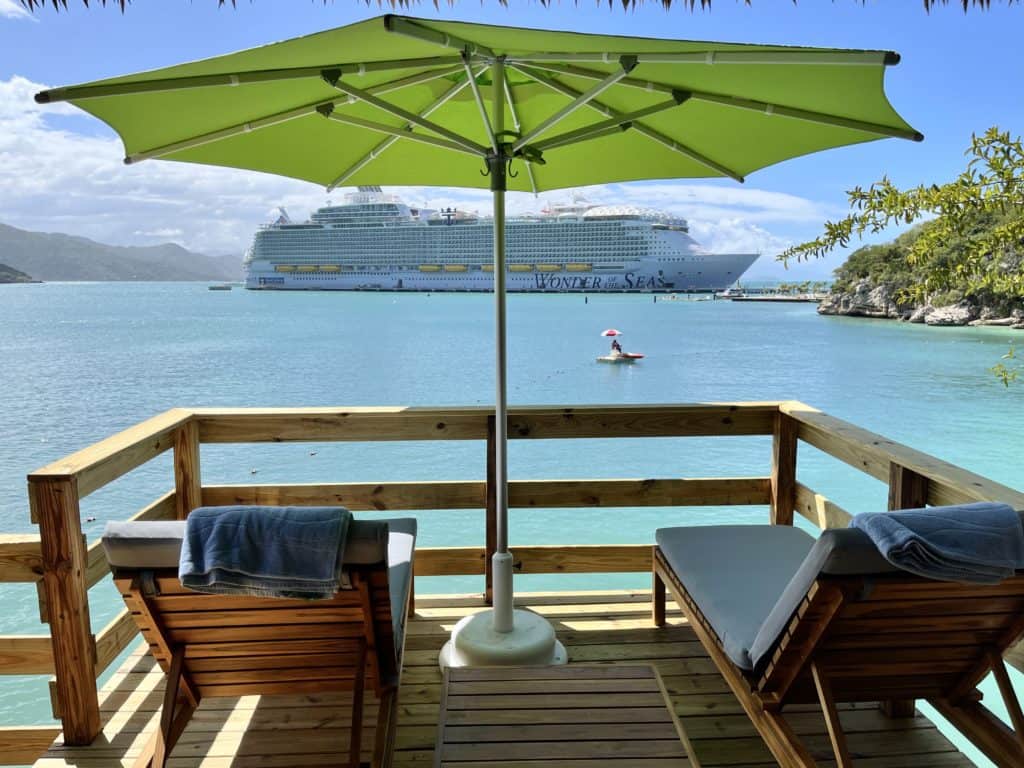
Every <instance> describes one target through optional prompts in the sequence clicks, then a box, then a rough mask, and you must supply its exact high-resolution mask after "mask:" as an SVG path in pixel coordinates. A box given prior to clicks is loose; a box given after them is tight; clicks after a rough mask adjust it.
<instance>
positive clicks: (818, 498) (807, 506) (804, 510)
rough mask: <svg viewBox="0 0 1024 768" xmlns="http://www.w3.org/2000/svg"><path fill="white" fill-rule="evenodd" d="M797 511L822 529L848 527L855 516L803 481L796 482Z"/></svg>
mask: <svg viewBox="0 0 1024 768" xmlns="http://www.w3.org/2000/svg"><path fill="white" fill-rule="evenodd" d="M796 511H797V512H798V513H799V514H800V516H801V517H804V518H806V519H807V520H810V521H811V522H812V523H814V524H815V525H816V526H818V527H819V528H821V529H822V530H825V529H826V528H846V527H847V526H848V525H849V524H850V520H851V519H852V517H853V516H852V515H851V514H850V513H849V512H847V511H846V510H845V509H843V508H842V507H840V506H839V505H838V504H836V503H834V502H832V501H831V500H829V499H827V498H826V497H824V496H822V495H821V494H820V493H816V492H815V491H813V490H812V489H810V488H808V487H807V486H806V485H804V484H803V483H797V484H796Z"/></svg>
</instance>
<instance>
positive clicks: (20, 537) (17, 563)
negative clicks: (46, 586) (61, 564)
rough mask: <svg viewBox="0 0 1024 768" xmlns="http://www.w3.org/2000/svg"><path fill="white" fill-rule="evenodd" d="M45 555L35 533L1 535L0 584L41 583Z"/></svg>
mask: <svg viewBox="0 0 1024 768" xmlns="http://www.w3.org/2000/svg"><path fill="white" fill-rule="evenodd" d="M42 577H43V555H42V550H41V548H40V543H39V537H38V536H37V535H36V534H34V533H28V534H25V533H0V583H3V582H8V583H23V582H33V581H39V580H40V579H41V578H42Z"/></svg>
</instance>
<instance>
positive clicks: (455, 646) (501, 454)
mask: <svg viewBox="0 0 1024 768" xmlns="http://www.w3.org/2000/svg"><path fill="white" fill-rule="evenodd" d="M491 71H492V80H493V85H494V97H493V98H494V102H493V103H494V114H493V115H492V116H491V119H490V121H489V122H488V123H487V125H488V129H489V131H490V132H491V136H492V143H493V151H491V152H490V153H489V154H488V155H487V171H488V173H489V175H490V178H491V194H492V196H493V200H494V326H495V328H494V332H495V344H494V346H495V350H496V360H495V362H496V363H497V365H496V371H495V403H494V437H495V440H494V444H495V445H494V454H495V455H494V481H495V498H496V501H497V510H496V511H497V526H496V527H497V546H496V547H495V552H494V555H493V556H492V559H491V563H492V566H493V573H494V607H493V608H492V609H491V610H489V611H484V612H482V613H476V614H473V615H472V616H466V617H465V618H464V619H462V620H461V621H460V622H459V623H458V624H456V625H455V629H453V630H452V639H451V640H449V641H448V643H446V644H445V646H444V648H442V649H441V653H440V656H439V657H438V662H439V663H440V665H441V667H442V668H448V667H492V666H525V665H538V666H543V665H550V664H565V663H566V662H567V661H568V655H567V654H566V652H565V646H563V645H562V644H561V643H560V642H559V641H558V639H557V638H556V637H555V630H554V628H553V627H552V626H551V623H550V622H549V621H548V620H547V619H545V618H544V617H543V616H541V615H539V614H537V613H534V612H533V611H526V610H519V611H517V610H515V609H514V607H513V604H512V603H513V601H512V595H513V590H512V555H511V553H510V552H509V551H508V451H507V449H508V434H507V432H508V429H507V427H508V388H507V386H506V373H507V354H506V334H505V293H506V286H505V280H506V272H505V191H506V189H507V183H508V163H509V161H510V160H511V159H512V155H511V152H510V145H509V144H505V143H503V142H502V138H503V136H502V134H503V131H504V125H505V62H504V60H503V59H502V58H501V57H500V56H499V57H497V58H496V60H495V62H494V66H493V68H492V70H491ZM470 76H472V73H470ZM478 104H481V111H482V110H483V106H482V102H481V101H479V100H478Z"/></svg>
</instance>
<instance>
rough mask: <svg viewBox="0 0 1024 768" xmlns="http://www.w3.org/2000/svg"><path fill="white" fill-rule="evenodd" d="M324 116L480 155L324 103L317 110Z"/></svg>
mask: <svg viewBox="0 0 1024 768" xmlns="http://www.w3.org/2000/svg"><path fill="white" fill-rule="evenodd" d="M317 111H318V112H320V114H322V115H323V116H324V117H327V118H328V119H330V120H334V121H335V122H338V123H344V124H345V125H355V126H358V127H359V128H366V129H367V130H370V131H377V132H378V133H386V134H388V135H390V136H396V137H398V138H400V139H411V140H412V141H418V142H420V143H422V144H430V145H432V146H435V147H442V148H443V149H451V150H454V151H456V152H463V153H465V154H467V155H472V156H473V157H480V154H479V153H478V152H474V151H473V150H471V149H467V148H466V147H464V146H463V145H462V144H458V143H456V142H454V141H449V140H448V139H440V138H437V137H436V136H424V135H423V134H421V133H413V132H412V129H411V128H409V127H398V128H396V127H395V126H393V125H384V123H378V122H376V121H375V120H367V119H366V118H363V117H356V116H354V115H344V114H340V113H338V112H336V111H334V109H333V108H331V107H329V106H327V105H324V106H323V107H322V108H320V109H318V110H317Z"/></svg>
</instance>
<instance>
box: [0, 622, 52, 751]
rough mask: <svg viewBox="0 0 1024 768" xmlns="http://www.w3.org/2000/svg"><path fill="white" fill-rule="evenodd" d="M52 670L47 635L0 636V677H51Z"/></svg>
mask: <svg viewBox="0 0 1024 768" xmlns="http://www.w3.org/2000/svg"><path fill="white" fill-rule="evenodd" d="M53 669H54V667H53V646H52V645H51V644H50V636H49V635H0V675H52V674H53ZM0 765H3V763H0Z"/></svg>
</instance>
